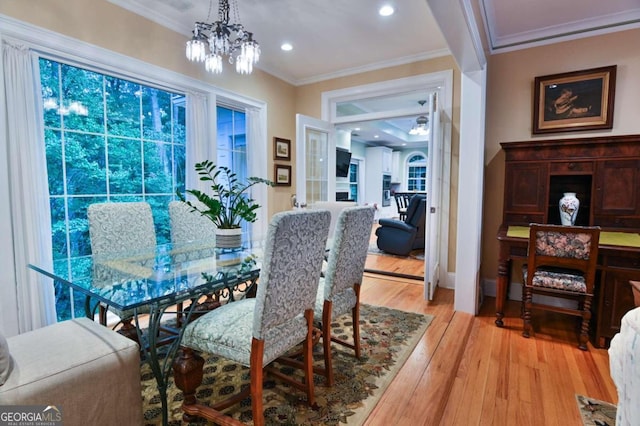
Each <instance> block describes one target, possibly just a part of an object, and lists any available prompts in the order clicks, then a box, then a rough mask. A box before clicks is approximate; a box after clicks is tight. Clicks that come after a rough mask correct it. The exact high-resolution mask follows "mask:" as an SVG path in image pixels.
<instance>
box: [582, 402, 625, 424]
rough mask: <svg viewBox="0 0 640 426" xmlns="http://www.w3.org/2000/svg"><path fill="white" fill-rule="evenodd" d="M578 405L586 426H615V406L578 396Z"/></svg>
mask: <svg viewBox="0 0 640 426" xmlns="http://www.w3.org/2000/svg"><path fill="white" fill-rule="evenodd" d="M576 403H577V404H578V410H580V416H581V417H582V423H583V424H584V426H615V424H616V406H615V404H611V403H610V402H605V401H600V400H598V399H593V398H588V397H586V396H583V395H576Z"/></svg>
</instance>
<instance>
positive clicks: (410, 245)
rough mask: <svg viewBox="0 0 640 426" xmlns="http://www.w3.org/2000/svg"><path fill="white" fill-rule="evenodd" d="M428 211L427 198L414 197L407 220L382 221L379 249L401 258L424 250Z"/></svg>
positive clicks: (379, 221)
mask: <svg viewBox="0 0 640 426" xmlns="http://www.w3.org/2000/svg"><path fill="white" fill-rule="evenodd" d="M426 211H427V196H426V195H423V194H417V195H414V196H413V197H412V198H411V201H410V202H409V207H407V218H406V219H405V220H404V221H402V220H397V219H380V220H378V223H379V224H380V227H379V228H378V229H376V235H377V236H378V241H377V244H378V248H379V249H380V250H382V251H385V252H387V253H391V254H397V255H400V256H407V255H408V254H409V253H410V252H411V250H415V249H420V248H424V222H425V215H426Z"/></svg>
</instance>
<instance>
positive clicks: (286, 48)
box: [280, 42, 293, 52]
mask: <svg viewBox="0 0 640 426" xmlns="http://www.w3.org/2000/svg"><path fill="white" fill-rule="evenodd" d="M280 49H282V50H284V51H285V52H288V51H290V50H293V46H292V45H291V43H286V42H285V43H282V44H281V45H280Z"/></svg>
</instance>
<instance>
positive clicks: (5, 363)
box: [0, 334, 11, 386]
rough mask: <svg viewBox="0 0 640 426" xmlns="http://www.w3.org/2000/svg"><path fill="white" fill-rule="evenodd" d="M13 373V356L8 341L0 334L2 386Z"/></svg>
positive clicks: (0, 383) (0, 376)
mask: <svg viewBox="0 0 640 426" xmlns="http://www.w3.org/2000/svg"><path fill="white" fill-rule="evenodd" d="M9 373H11V355H10V354H9V345H8V344H7V339H5V338H4V336H3V335H2V334H0V386H2V385H3V384H4V382H6V381H7V377H9Z"/></svg>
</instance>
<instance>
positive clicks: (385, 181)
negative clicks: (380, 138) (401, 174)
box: [365, 147, 393, 217]
mask: <svg viewBox="0 0 640 426" xmlns="http://www.w3.org/2000/svg"><path fill="white" fill-rule="evenodd" d="M365 152H366V154H365V155H366V170H365V202H366V203H370V204H376V205H377V206H378V209H379V211H380V213H381V216H383V217H384V216H389V215H390V214H392V211H391V210H392V209H391V207H392V206H391V170H392V157H393V150H392V149H391V148H387V147H369V148H367V149H366V150H365ZM387 210H388V212H387ZM387 213H388V214H387Z"/></svg>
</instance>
